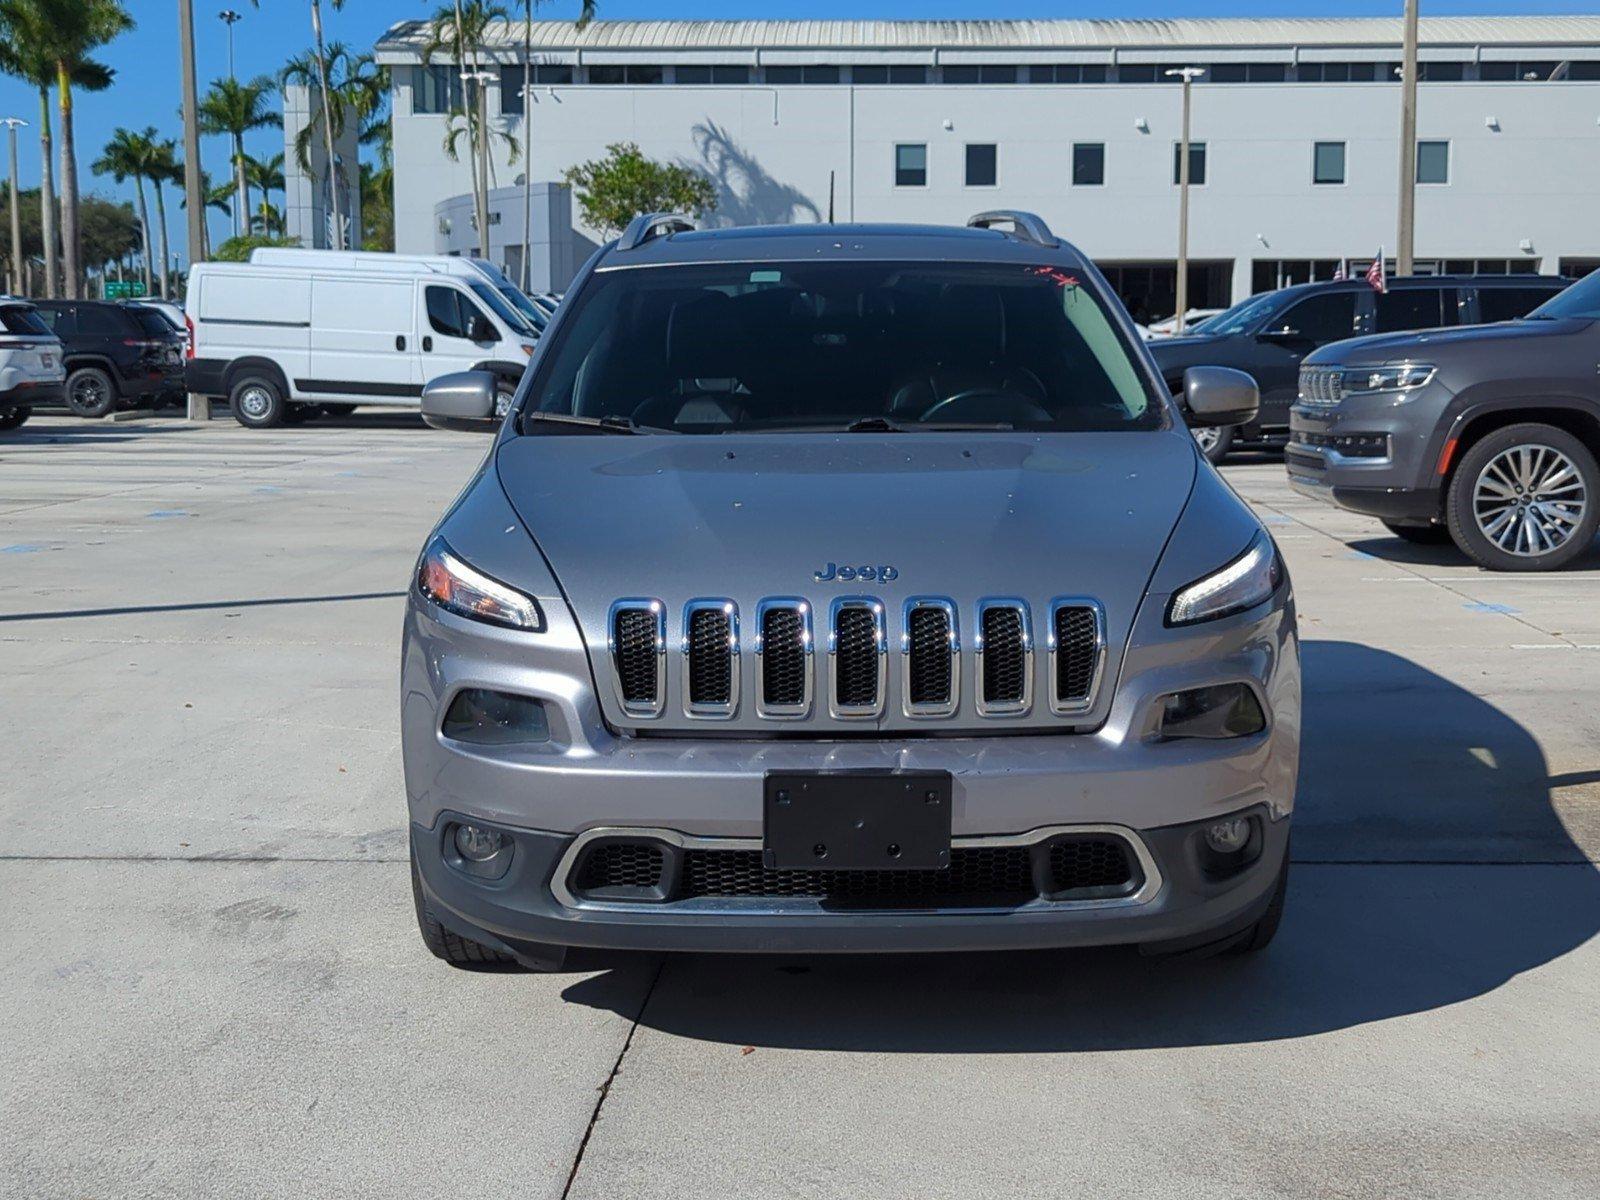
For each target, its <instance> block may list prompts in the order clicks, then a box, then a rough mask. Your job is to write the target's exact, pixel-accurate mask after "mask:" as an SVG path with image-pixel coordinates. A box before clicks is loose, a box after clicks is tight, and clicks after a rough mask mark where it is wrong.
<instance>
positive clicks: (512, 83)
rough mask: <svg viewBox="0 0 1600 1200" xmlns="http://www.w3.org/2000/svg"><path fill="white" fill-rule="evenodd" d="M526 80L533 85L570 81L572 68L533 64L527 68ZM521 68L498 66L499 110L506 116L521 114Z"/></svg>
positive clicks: (539, 85)
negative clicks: (527, 76) (527, 77)
mask: <svg viewBox="0 0 1600 1200" xmlns="http://www.w3.org/2000/svg"><path fill="white" fill-rule="evenodd" d="M528 75H529V79H528V82H529V84H530V85H531V86H533V87H541V86H546V85H554V84H557V83H571V82H572V68H571V67H569V66H565V65H560V66H558V65H535V66H533V67H530V68H529V69H528ZM522 109H523V103H522V68H521V67H501V68H500V111H501V112H502V113H504V114H505V115H506V116H513V117H514V116H521V115H522Z"/></svg>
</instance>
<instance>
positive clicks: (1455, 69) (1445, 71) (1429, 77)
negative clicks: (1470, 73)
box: [1417, 62, 1467, 83]
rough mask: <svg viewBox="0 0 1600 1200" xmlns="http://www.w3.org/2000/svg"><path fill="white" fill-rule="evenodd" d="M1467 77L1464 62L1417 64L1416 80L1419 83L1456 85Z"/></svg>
mask: <svg viewBox="0 0 1600 1200" xmlns="http://www.w3.org/2000/svg"><path fill="white" fill-rule="evenodd" d="M1466 77H1467V64H1466V63H1464V62H1425V63H1418V64H1417V79H1418V81H1419V82H1421V83H1457V82H1460V81H1461V80H1463V79H1465V78H1466Z"/></svg>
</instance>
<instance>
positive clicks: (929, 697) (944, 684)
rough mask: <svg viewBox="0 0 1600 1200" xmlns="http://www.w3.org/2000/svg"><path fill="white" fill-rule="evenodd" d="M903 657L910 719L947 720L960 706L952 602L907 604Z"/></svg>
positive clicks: (930, 600)
mask: <svg viewBox="0 0 1600 1200" xmlns="http://www.w3.org/2000/svg"><path fill="white" fill-rule="evenodd" d="M901 629H902V631H901V636H900V655H901V668H902V672H903V678H902V686H903V689H904V693H905V712H906V715H907V716H908V717H947V716H949V715H950V714H952V713H953V712H955V711H956V707H957V705H958V704H959V702H960V682H959V674H960V667H959V664H960V662H961V656H960V650H961V645H960V639H959V636H958V633H957V623H956V609H955V605H954V604H952V603H951V602H950V601H949V600H944V599H939V598H930V597H920V598H917V599H913V600H908V601H906V606H905V619H904V621H903V623H902V627H901Z"/></svg>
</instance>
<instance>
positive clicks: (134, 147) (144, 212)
mask: <svg viewBox="0 0 1600 1200" xmlns="http://www.w3.org/2000/svg"><path fill="white" fill-rule="evenodd" d="M155 134H156V131H155V127H154V126H151V127H150V128H149V129H148V130H146V131H145V132H144V133H134V132H133V131H132V130H131V129H123V128H121V127H118V128H117V130H116V131H115V132H114V133H113V134H112V135H111V140H110V141H109V142H107V143H106V148H105V151H104V152H103V153H102V154H101V155H100V157H99V158H97V159H95V160H94V162H93V163H92V164H90V167H89V169H90V170H91V171H93V172H94V173H95V174H96V175H109V176H111V178H112V179H114V180H116V181H117V182H118V183H126V182H127V181H128V180H130V179H131V180H133V186H134V193H135V195H136V196H137V197H138V200H139V228H140V230H141V233H142V235H143V240H144V290H145V294H146V295H149V294H151V280H150V265H151V261H150V260H151V259H152V258H154V257H155V256H154V255H153V254H152V253H151V252H150V213H149V210H148V209H146V207H145V203H144V181H145V180H146V179H149V178H150V176H151V172H152V171H154V170H155V169H157V168H156V161H155V160H156V136H155ZM164 258H165V253H164V252H163V259H164Z"/></svg>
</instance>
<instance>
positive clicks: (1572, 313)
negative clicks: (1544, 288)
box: [1528, 271, 1600, 321]
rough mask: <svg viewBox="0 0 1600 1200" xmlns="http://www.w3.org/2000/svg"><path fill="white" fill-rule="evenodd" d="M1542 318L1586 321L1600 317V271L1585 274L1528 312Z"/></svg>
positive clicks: (1532, 315)
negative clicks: (1564, 289) (1571, 318)
mask: <svg viewBox="0 0 1600 1200" xmlns="http://www.w3.org/2000/svg"><path fill="white" fill-rule="evenodd" d="M1528 315H1529V316H1530V317H1536V318H1538V319H1540V320H1545V321H1555V320H1560V319H1563V318H1567V317H1573V318H1578V319H1581V320H1586V321H1593V320H1596V319H1600V271H1593V272H1591V273H1590V274H1588V275H1585V276H1584V277H1583V278H1582V279H1580V280H1578V282H1577V283H1575V284H1573V285H1572V286H1571V287H1569V288H1568V289H1567V290H1566V291H1564V292H1558V293H1557V294H1556V295H1554V296H1552V297H1551V298H1550V299H1549V300H1546V301H1545V302H1544V303H1543V304H1541V305H1540V306H1539V307H1538V308H1536V309H1534V310H1533V311H1532V312H1531V313H1529V314H1528Z"/></svg>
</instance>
